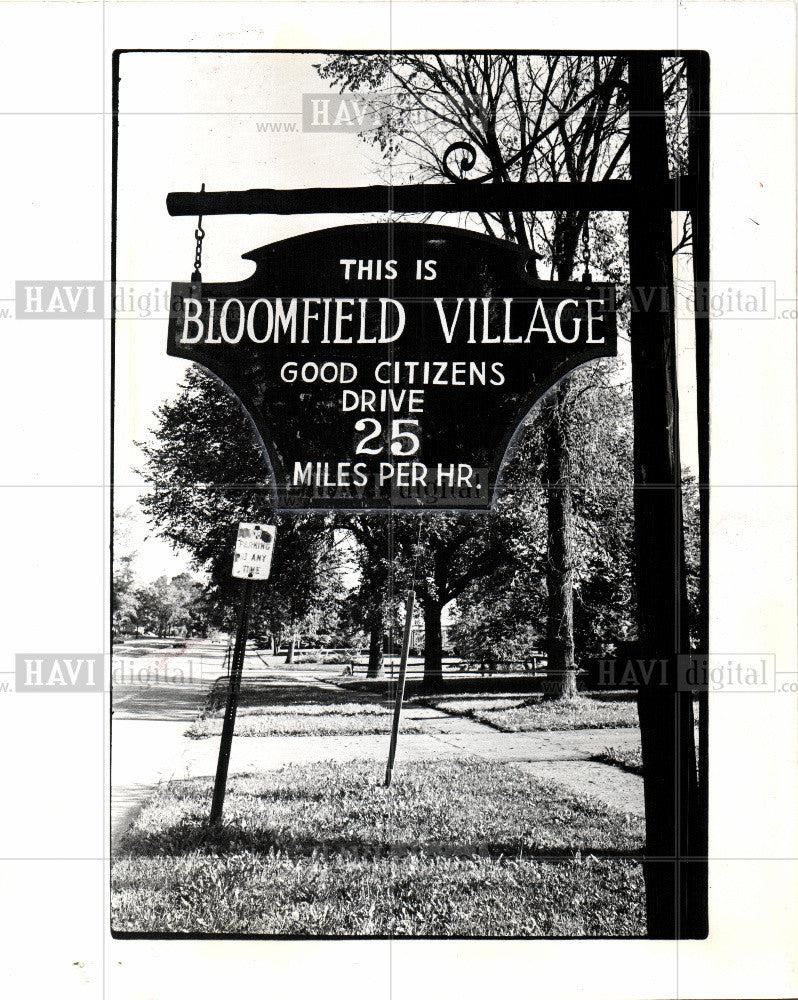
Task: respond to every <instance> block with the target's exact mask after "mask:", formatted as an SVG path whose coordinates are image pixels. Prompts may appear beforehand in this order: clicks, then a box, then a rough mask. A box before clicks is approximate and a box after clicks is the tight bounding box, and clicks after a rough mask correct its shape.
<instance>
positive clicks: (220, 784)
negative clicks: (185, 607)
mask: <svg viewBox="0 0 798 1000" xmlns="http://www.w3.org/2000/svg"><path fill="white" fill-rule="evenodd" d="M251 605H252V580H244V582H243V587H242V590H241V611H240V612H239V616H238V631H237V632H236V644H235V648H234V650H233V663H232V666H231V667H230V683H229V684H228V686H227V707H226V708H225V712H224V724H223V725H222V739H221V743H220V744H219V760H218V762H217V764H216V781H215V782H214V785H213V802H212V804H211V818H210V824H211V826H213V825H214V824H216V823H218V822H219V821H220V820H221V818H222V808H223V806H224V796H225V792H226V790H227V769H228V767H229V766H230V750H231V748H232V745H233V730H234V729H235V724H236V710H237V709H238V692H239V690H240V688H241V674H242V673H243V670H244V651H245V649H246V645H247V628H248V626H249V609H250V607H251Z"/></svg>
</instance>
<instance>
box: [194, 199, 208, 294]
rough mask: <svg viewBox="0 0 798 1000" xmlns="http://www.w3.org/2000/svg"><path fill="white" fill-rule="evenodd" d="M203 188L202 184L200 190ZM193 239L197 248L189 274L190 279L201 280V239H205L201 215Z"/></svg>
mask: <svg viewBox="0 0 798 1000" xmlns="http://www.w3.org/2000/svg"><path fill="white" fill-rule="evenodd" d="M204 190H205V185H204V184H203V185H202V187H201V188H200V191H204ZM194 239H195V240H196V241H197V249H196V250H195V251H194V273H193V274H192V275H191V280H192V281H202V241H203V240H204V239H205V230H204V229H203V228H202V216H201V215H200V216H199V217H198V218H197V228H196V229H195V230H194Z"/></svg>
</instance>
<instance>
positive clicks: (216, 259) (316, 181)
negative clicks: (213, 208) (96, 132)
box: [115, 53, 695, 580]
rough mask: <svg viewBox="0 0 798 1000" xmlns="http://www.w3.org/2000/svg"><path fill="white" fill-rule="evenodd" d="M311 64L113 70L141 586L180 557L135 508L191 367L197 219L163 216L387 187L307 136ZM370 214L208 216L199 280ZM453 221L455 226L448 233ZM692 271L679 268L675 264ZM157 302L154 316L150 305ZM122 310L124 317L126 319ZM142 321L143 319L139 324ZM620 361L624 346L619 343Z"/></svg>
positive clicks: (130, 451) (126, 450)
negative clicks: (188, 289) (251, 191)
mask: <svg viewBox="0 0 798 1000" xmlns="http://www.w3.org/2000/svg"><path fill="white" fill-rule="evenodd" d="M323 58H324V57H323V56H321V55H314V54H288V53H270V54H258V53H253V54H248V53H227V54H225V53H126V54H123V55H122V57H121V60H120V90H119V95H120V98H119V111H120V126H119V159H118V230H117V254H118V258H117V275H118V289H117V302H118V303H119V304H120V305H121V307H122V310H123V313H122V314H120V313H118V314H117V315H118V319H117V334H116V336H117V341H116V410H115V420H116V437H115V441H116V445H115V449H116V465H115V485H116V491H117V492H116V506H117V508H118V509H125V508H129V509H131V510H132V512H133V514H134V517H133V523H132V525H131V528H130V539H131V542H130V544H131V547H132V548H133V549H134V550H135V551H136V552H137V557H136V562H135V564H134V569H135V571H136V573H137V575H138V576H139V578H140V579H142V580H151V579H154V578H155V577H157V576H159V575H160V574H162V573H168V574H174V573H178V572H180V571H181V570H183V569H186V568H187V566H188V560H187V558H186V557H185V555H183V554H181V553H175V552H174V551H173V550H172V549H171V548H170V547H169V546H168V545H167V543H165V542H163V541H161V540H160V539H157V538H156V537H154V536H152V535H151V534H150V532H149V529H148V527H147V524H146V522H145V520H144V518H143V516H142V515H141V512H140V510H139V509H138V507H137V504H136V499H137V497H138V496H139V495H140V494H141V492H142V480H141V477H140V476H139V475H138V474H137V472H136V469H137V468H138V467H140V466H141V465H142V463H143V457H142V454H141V451H140V449H139V448H138V446H137V444H136V442H141V441H146V440H147V439H149V438H150V437H151V431H152V428H153V427H154V425H155V417H154V411H155V410H156V409H157V407H158V406H159V405H160V404H161V403H162V402H163V401H164V400H165V399H169V398H172V397H173V396H174V395H175V391H176V387H177V385H178V383H179V382H180V381H181V380H182V378H183V375H184V373H185V371H186V368H187V367H188V363H187V362H184V361H181V360H180V359H177V358H170V357H167V355H166V329H167V324H166V313H165V311H164V305H163V303H164V302H165V301H167V299H168V290H169V287H170V284H171V282H172V281H186V280H188V278H189V277H190V273H191V270H192V266H193V259H194V238H193V233H194V228H195V225H196V220H195V219H189V218H171V217H170V216H169V215H168V214H167V212H166V205H165V199H166V195H167V194H168V193H169V192H170V191H192V190H198V189H199V187H200V185H201V184H202V183H203V182H204V183H205V185H206V188H207V189H208V190H234V189H245V188H250V187H275V188H301V187H312V186H325V185H330V186H354V185H361V184H369V183H377V182H379V181H381V180H383V179H384V171H385V167H384V165H381V164H380V163H379V162H378V153H377V150H376V149H375V148H374V147H372V146H371V145H369V144H367V143H365V142H363V140H362V139H360V138H359V137H358V136H357V135H356V134H354V133H340V132H336V133H325V134H319V133H316V132H303V131H302V95H303V94H304V93H314V94H322V93H333V91H332V90H330V88H329V87H328V86H327V84H326V83H325V81H323V80H322V79H321V78H320V77H319V75H318V74H317V72H316V70H315V69H314V64H317V63H319V62H321V61H322V60H323ZM374 218H375V217H373V216H372V217H368V216H351V215H348V216H341V215H326V216H319V215H316V216H313V215H308V216H302V215H297V216H285V217H272V216H214V217H211V218H208V219H205V220H204V223H203V225H204V229H205V233H206V237H205V242H204V246H203V260H202V272H203V275H204V276H205V277H206V278H207V279H208V280H213V281H240V280H242V279H243V278H245V277H246V276H247V275H248V274H250V273H251V270H252V264H251V263H250V262H248V261H242V260H241V256H242V254H244V253H246V252H247V251H249V250H252V249H254V248H256V247H259V246H262V245H263V244H265V243H270V242H273V241H275V240H279V239H283V238H285V237H288V236H294V235H297V234H300V233H303V232H309V231H311V230H314V229H322V228H326V227H328V226H335V225H342V224H346V223H356V222H364V221H374ZM456 221H457V220H455V219H451V220H450V222H451V224H456ZM685 260H686V263H687V264H689V258H686V259H683V261H682V263H681V264H680V265H678V266H679V269H680V270H683V268H684V264H685ZM156 302H157V303H160V307H157V306H156ZM125 312H127V317H129V318H127V317H126V316H125V315H124V313H125ZM147 313H150V315H147ZM679 341H680V343H679V355H680V361H681V362H682V364H681V369H680V375H683V376H684V377H680V395H681V401H682V413H683V417H682V429H683V445H682V452H683V461H684V462H685V463H686V464H689V465H695V423H694V419H693V418H692V414H693V413H694V407H695V395H694V390H693V372H694V351H693V340H692V323H689V322H688V323H684V322H683V323H681V324H680V329H679ZM619 350H620V352H621V354H622V355H626V356H628V343H626V342H625V341H623V340H619Z"/></svg>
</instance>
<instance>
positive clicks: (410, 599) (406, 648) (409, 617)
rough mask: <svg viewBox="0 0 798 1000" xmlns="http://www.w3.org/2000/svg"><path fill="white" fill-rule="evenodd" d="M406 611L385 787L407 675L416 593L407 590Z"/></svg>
mask: <svg viewBox="0 0 798 1000" xmlns="http://www.w3.org/2000/svg"><path fill="white" fill-rule="evenodd" d="M406 601H407V609H406V611H405V634H404V638H403V639H402V657H401V659H400V660H399V680H398V681H397V683H396V701H395V702H394V706H393V725H392V726H391V746H390V749H389V750H388V766H387V767H386V769H385V787H386V788H390V787H391V777H392V775H393V765H394V761H395V760H396V743H397V740H398V739H399V719H400V717H401V714H402V702H403V701H404V697H405V677H406V675H407V657H408V654H409V652H410V634H411V632H412V629H413V605H414V604H415V601H416V592H415V591H414V590H408V592H407V597H406Z"/></svg>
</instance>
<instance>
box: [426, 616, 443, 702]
mask: <svg viewBox="0 0 798 1000" xmlns="http://www.w3.org/2000/svg"><path fill="white" fill-rule="evenodd" d="M442 610H443V606H442V605H441V603H440V601H437V600H433V599H432V598H425V600H424V687H425V688H426V689H427V690H429V691H439V690H440V689H441V688H442V687H443V636H442V633H441V612H442Z"/></svg>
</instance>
